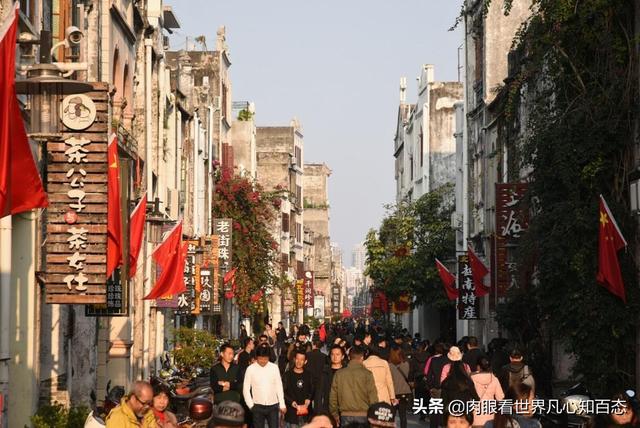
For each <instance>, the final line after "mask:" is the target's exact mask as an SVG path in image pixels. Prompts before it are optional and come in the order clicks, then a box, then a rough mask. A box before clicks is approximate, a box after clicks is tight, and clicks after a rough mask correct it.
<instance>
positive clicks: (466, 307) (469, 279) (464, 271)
mask: <svg viewBox="0 0 640 428" xmlns="http://www.w3.org/2000/svg"><path fill="white" fill-rule="evenodd" d="M458 290H459V292H460V297H459V298H458V319H461V320H471V319H477V318H478V313H479V308H480V302H479V301H478V298H477V297H476V287H475V285H474V284H473V275H472V273H471V265H470V264H469V257H468V256H467V255H466V254H465V255H463V256H458Z"/></svg>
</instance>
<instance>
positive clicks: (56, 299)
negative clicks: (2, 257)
mask: <svg viewBox="0 0 640 428" xmlns="http://www.w3.org/2000/svg"><path fill="white" fill-rule="evenodd" d="M93 86H94V91H93V92H89V93H87V94H86V95H87V96H88V97H89V98H90V99H91V100H93V102H94V103H95V105H96V110H97V112H96V120H95V121H94V122H93V123H92V124H91V126H89V127H88V128H87V129H85V130H84V131H82V132H66V131H71V130H70V129H68V128H64V127H63V125H62V124H61V127H63V139H62V140H61V141H48V142H47V154H48V159H47V177H46V181H47V193H48V194H49V202H50V205H49V208H48V209H47V212H46V216H47V219H46V245H45V268H44V271H45V272H44V282H45V291H46V302H47V303H67V304H87V303H97V304H104V303H106V291H107V289H106V282H107V278H106V271H107V256H106V254H107V138H108V112H107V101H108V93H107V90H108V86H107V85H106V84H104V83H94V84H93Z"/></svg>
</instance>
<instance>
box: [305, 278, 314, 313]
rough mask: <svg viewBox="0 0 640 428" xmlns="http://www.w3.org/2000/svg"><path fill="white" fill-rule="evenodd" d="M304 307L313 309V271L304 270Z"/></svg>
mask: <svg viewBox="0 0 640 428" xmlns="http://www.w3.org/2000/svg"><path fill="white" fill-rule="evenodd" d="M303 294H304V302H303V303H304V308H305V309H313V272H311V271H309V270H307V271H305V272H304V292H303Z"/></svg>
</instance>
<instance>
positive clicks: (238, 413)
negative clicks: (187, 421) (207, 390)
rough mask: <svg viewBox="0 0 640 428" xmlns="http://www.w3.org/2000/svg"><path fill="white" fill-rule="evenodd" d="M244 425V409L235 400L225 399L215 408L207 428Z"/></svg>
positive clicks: (226, 427)
mask: <svg viewBox="0 0 640 428" xmlns="http://www.w3.org/2000/svg"><path fill="white" fill-rule="evenodd" d="M243 425H244V409H243V408H242V406H241V405H240V404H238V403H236V402H235V401H223V402H221V403H220V404H218V405H217V406H215V407H214V408H213V416H212V418H211V420H210V421H209V423H208V424H207V428H231V427H241V426H243Z"/></svg>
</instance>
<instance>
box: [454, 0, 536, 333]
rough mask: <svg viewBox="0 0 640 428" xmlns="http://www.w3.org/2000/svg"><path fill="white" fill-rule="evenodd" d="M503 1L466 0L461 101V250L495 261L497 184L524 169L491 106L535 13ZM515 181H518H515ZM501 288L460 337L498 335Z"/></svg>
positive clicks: (482, 305)
mask: <svg viewBox="0 0 640 428" xmlns="http://www.w3.org/2000/svg"><path fill="white" fill-rule="evenodd" d="M504 3H505V2H504V1H503V0H501V1H496V2H492V3H491V5H490V7H489V9H488V11H487V13H484V12H483V6H482V5H481V4H480V2H477V1H466V2H465V5H464V7H465V11H464V17H465V20H464V23H465V97H464V105H462V104H458V105H457V106H456V110H457V116H458V119H459V120H460V119H462V118H463V119H464V121H465V123H464V124H462V125H461V124H459V123H457V130H456V136H457V137H456V138H457V162H456V164H457V165H456V169H457V178H456V215H455V218H454V225H455V226H456V228H457V229H458V233H457V244H456V250H457V251H458V254H462V253H464V252H465V251H466V248H467V245H468V244H472V246H473V247H474V248H475V251H476V253H477V254H478V256H479V257H480V258H481V259H483V261H484V263H485V265H487V266H495V264H494V262H495V260H494V257H492V240H493V237H494V235H495V232H496V219H495V217H496V215H495V213H496V192H495V188H496V186H495V185H496V183H505V182H509V181H510V178H512V179H513V178H514V177H515V178H516V180H515V181H518V180H517V178H518V177H519V176H520V174H521V173H524V171H520V170H510V168H511V166H514V165H515V164H512V163H510V162H508V161H507V157H506V155H505V156H498V154H499V153H507V148H506V144H507V141H506V140H505V139H501V138H500V132H499V126H498V121H497V120H496V116H495V113H494V112H493V111H492V108H491V106H492V103H493V101H494V100H495V98H496V94H497V92H496V91H495V89H496V88H498V87H500V86H501V85H502V84H503V82H504V80H505V79H506V78H507V77H508V76H509V72H510V70H509V57H510V51H511V47H512V42H513V39H514V37H515V35H516V32H517V31H518V29H519V28H520V25H521V24H522V22H524V21H525V20H526V19H527V17H528V16H529V15H530V9H529V7H530V4H531V2H530V1H517V2H513V3H512V7H511V10H510V13H509V15H508V16H505V15H504V13H503V8H504ZM512 181H514V180H512ZM496 303H497V295H496V287H495V286H493V284H492V287H491V293H490V294H489V295H488V296H487V297H484V298H481V302H480V314H479V319H477V320H469V321H458V337H462V336H465V335H475V336H477V337H478V338H479V339H480V340H481V342H482V343H485V344H486V343H488V342H489V341H490V340H491V339H492V338H494V337H498V334H499V332H498V325H497V322H496V320H495V306H496Z"/></svg>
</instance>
